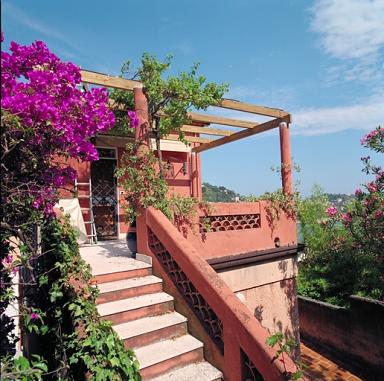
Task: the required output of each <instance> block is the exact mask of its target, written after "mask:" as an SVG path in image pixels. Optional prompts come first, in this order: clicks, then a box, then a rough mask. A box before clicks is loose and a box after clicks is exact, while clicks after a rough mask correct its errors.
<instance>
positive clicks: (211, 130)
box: [180, 124, 234, 136]
mask: <svg viewBox="0 0 384 381" xmlns="http://www.w3.org/2000/svg"><path fill="white" fill-rule="evenodd" d="M180 130H181V131H183V132H194V133H196V134H206V135H218V136H230V135H232V134H233V133H234V131H229V130H221V129H217V128H210V127H199V126H191V125H189V124H185V125H184V126H183V127H181V128H180Z"/></svg>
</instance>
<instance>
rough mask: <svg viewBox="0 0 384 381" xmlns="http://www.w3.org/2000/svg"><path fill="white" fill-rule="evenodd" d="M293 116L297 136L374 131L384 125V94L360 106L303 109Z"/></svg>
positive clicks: (293, 130) (294, 132)
mask: <svg viewBox="0 0 384 381" xmlns="http://www.w3.org/2000/svg"><path fill="white" fill-rule="evenodd" d="M292 114H293V128H292V133H293V134H295V135H321V134H330V133H334V132H339V131H344V130H348V129H354V130H373V129H374V128H376V127H377V126H378V125H381V126H383V125H384V94H378V95H376V96H374V97H372V98H370V99H368V100H367V101H366V102H362V103H359V104H353V105H348V106H339V107H324V108H311V109H303V110H298V111H296V112H293V113H292Z"/></svg>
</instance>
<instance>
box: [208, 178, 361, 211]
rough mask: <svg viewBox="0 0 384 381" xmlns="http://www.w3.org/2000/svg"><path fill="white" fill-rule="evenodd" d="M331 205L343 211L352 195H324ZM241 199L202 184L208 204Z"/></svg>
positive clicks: (229, 192)
mask: <svg viewBox="0 0 384 381" xmlns="http://www.w3.org/2000/svg"><path fill="white" fill-rule="evenodd" d="M325 195H326V196H327V197H328V200H329V202H330V203H331V204H333V205H335V206H336V207H337V208H338V209H339V210H343V209H344V208H345V206H346V205H347V204H348V203H349V202H350V201H351V200H353V198H354V195H350V194H344V193H326V194H325ZM237 197H238V198H239V199H241V197H242V195H241V194H239V193H236V192H235V191H233V190H231V189H228V188H226V187H223V186H216V185H211V184H209V183H203V199H204V201H208V202H234V201H236V198H237Z"/></svg>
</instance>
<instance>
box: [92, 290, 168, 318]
mask: <svg viewBox="0 0 384 381" xmlns="http://www.w3.org/2000/svg"><path fill="white" fill-rule="evenodd" d="M173 300H174V299H173V297H172V296H171V295H169V294H166V293H165V292H157V293H153V294H145V295H140V296H135V297H132V298H127V299H121V300H116V301H113V302H107V303H101V304H98V305H97V310H98V311H99V314H100V316H108V315H112V314H116V313H119V312H123V311H131V310H135V309H139V308H145V307H149V306H152V305H155V304H161V303H165V302H170V301H173Z"/></svg>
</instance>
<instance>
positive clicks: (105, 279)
mask: <svg viewBox="0 0 384 381" xmlns="http://www.w3.org/2000/svg"><path fill="white" fill-rule="evenodd" d="M148 275H152V268H151V267H143V268H137V269H131V270H122V271H115V272H111V273H105V274H98V275H94V276H93V279H92V281H93V283H96V284H97V285H100V284H102V283H109V282H115V281H118V280H124V279H130V278H139V277H143V276H148Z"/></svg>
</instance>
